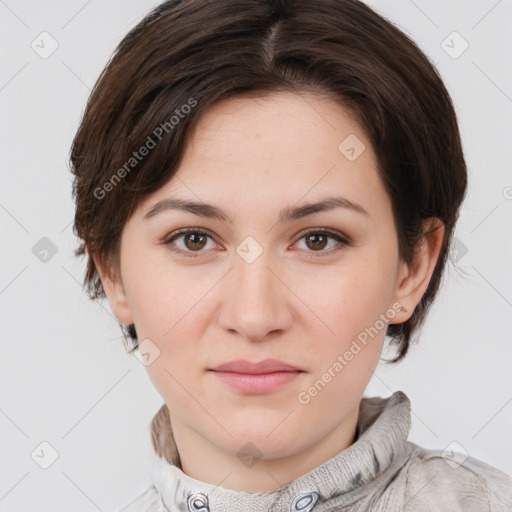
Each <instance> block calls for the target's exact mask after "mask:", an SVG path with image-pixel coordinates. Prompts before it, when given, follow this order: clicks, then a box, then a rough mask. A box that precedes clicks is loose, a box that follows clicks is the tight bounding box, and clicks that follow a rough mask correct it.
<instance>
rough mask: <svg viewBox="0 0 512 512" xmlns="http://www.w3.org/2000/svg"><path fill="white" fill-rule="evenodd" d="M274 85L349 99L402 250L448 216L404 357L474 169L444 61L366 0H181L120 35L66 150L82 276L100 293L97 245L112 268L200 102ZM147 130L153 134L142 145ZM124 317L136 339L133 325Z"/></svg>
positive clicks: (394, 331) (407, 253)
mask: <svg viewBox="0 0 512 512" xmlns="http://www.w3.org/2000/svg"><path fill="white" fill-rule="evenodd" d="M275 91H292V92H299V93H300V92H302V91H312V92H320V93H323V94H326V95H328V97H330V98H332V99H334V100H335V101H338V102H339V103H341V104H342V105H343V106H345V107H346V108H348V109H350V111H351V112H353V115H354V116H355V118H356V119H357V120H358V122H359V123H360V124H361V126H362V127H363V129H364V130H365V131H366V134H367V136H368V137H369V140H370V141H371V143H372V145H373V148H374V150H375V154H376V156H377V159H378V162H377V164H378V168H379V173H380V176H381V179H382V181H383V183H384V186H385V188H386V190H387V192H388V194H389V196H390V198H391V201H392V207H393V215H394V220H395V224H396V228H397V233H398V240H399V255H400V258H401V259H402V261H404V262H407V263H410V262H411V261H412V259H413V257H414V255H415V251H416V250H417V248H418V246H419V243H420V242H421V241H422V239H423V236H424V235H425V233H424V231H423V221H424V220H426V219H428V218H431V217H437V218H439V219H440V220H441V221H442V222H443V223H444V225H445V233H444V238H443V242H442V247H441V251H440V254H439V258H438V261H437V264H436V267H435V269H434V272H433V274H432V276H431V279H430V282H429V285H428V288H427V290H426V292H425V294H424V295H423V297H422V299H421V301H420V302H419V304H418V305H417V307H416V309H415V311H414V313H413V314H412V316H411V317H410V318H409V319H408V320H407V321H406V322H403V323H401V324H390V325H389V326H388V328H387V333H386V334H387V335H388V336H389V337H391V340H390V341H391V342H392V343H394V344H397V345H398V352H397V355H396V357H395V358H394V359H393V360H392V361H391V362H396V361H399V360H400V359H401V358H402V357H404V355H405V354H406V352H407V350H408V347H409V343H410V341H411V335H412V334H413V332H414V331H415V330H417V329H418V327H419V326H420V325H421V324H422V322H423V320H424V318H425V316H426V313H427V311H428V309H429V307H430V304H431V303H432V301H433V299H434V297H435V296H436V294H437V291H438V289H439V285H440V281H441V276H442V274H443V269H444V267H445V263H446V261H447V256H448V254H449V244H450V240H451V236H452V231H453V227H454V225H455V222H456V220H457V218H458V214H459V208H460V205H461V203H462V201H463V199H464V195H465V192H466V186H467V171H466V164H465V161H464V156H463V151H462V147H461V140H460V135H459V130H458V126H457V119H456V113H455V110H454V107H453V104H452V101H451V98H450V96H449V94H448V92H447V90H446V88H445V86H444V84H443V82H442V79H441V78H440V76H439V74H438V72H437V71H436V69H435V68H434V66H433V65H432V64H431V62H430V61H429V59H428V58H427V57H426V56H425V54H424V53H423V52H422V51H421V50H420V49H419V48H418V46H417V45H416V44H415V43H414V41H412V40H411V39H410V38H408V37H407V36H406V35H405V34H404V33H403V32H402V31H400V30H399V29H398V28H397V27H396V26H395V25H393V24H392V23H391V22H390V21H388V20H386V19H385V18H383V17H382V16H380V15H379V14H377V13H376V12H375V11H373V10H372V9H371V8H370V7H368V6H367V5H365V4H364V3H362V2H360V1H357V0H244V2H242V3H241V2H240V1H239V0H172V1H168V2H165V3H163V4H161V5H159V6H158V7H157V8H155V9H154V10H153V11H152V12H151V13H150V14H149V15H147V16H146V17H145V18H144V19H143V20H142V21H141V22H140V23H139V24H138V25H137V26H135V27H134V28H133V29H132V30H131V31H130V32H129V33H128V34H127V35H126V36H125V37H124V39H123V40H122V41H121V42H120V43H119V45H118V47H117V49H116V51H115V52H114V54H113V56H112V58H111V59H110V61H109V63H108V64H107V66H106V67H105V69H104V70H103V72H102V73H101V75H100V77H99V78H98V80H97V82H96V84H95V86H94V89H93V91H92V93H91V96H90V98H89V101H88V103H87V106H86V109H85V112H84V115H83V119H82V121H81V124H80V126H79V129H78V131H77V133H76V136H75V138H74V141H73V144H72V148H71V153H70V163H71V170H72V172H73V173H74V175H75V179H74V183H73V196H74V197H76V214H75V223H74V228H73V229H74V233H75V234H76V235H77V236H78V237H79V238H80V239H81V240H82V242H81V244H80V246H79V248H78V249H76V251H75V255H76V256H80V255H84V254H86V252H87V253H88V260H87V270H86V274H85V277H84V286H85V288H86V290H87V292H88V294H89V296H90V298H91V299H96V298H98V297H104V296H105V293H104V290H103V286H102V283H101V279H100V276H99V274H98V272H97V269H96V266H95V263H94V261H93V259H92V257H91V256H92V255H93V254H94V255H95V256H96V258H97V259H98V261H99V262H101V264H102V266H104V267H105V269H106V271H108V272H109V275H111V276H115V275H117V272H118V269H119V246H120V244H119V241H120V235H121V232H122V229H123V227H124V225H125V223H126V222H127V221H128V220H129V218H130V216H131V215H132V213H133V212H134V211H135V209H136V208H137V206H138V205H139V204H140V202H141V201H142V199H143V198H144V196H145V195H146V194H149V193H151V192H154V191H155V190H157V189H159V188H160V187H162V186H163V185H164V184H165V183H166V182H167V181H168V180H169V179H170V178H172V176H173V175H174V174H175V172H176V170H177V168H178V166H179V163H180V159H181V157H182V154H183V150H184V147H185V146H186V143H187V140H188V138H189V137H190V134H191V133H192V132H193V129H194V127H195V126H196V125H197V122H198V120H199V118H200V116H201V114H202V113H204V112H205V111H206V110H207V109H208V108H210V107H211V106H212V105H213V104H214V103H215V102H217V101H219V100H221V99H224V98H226V97H229V96H235V95H242V94H249V95H253V96H257V95H261V96H263V95H265V94H266V93H269V92H275ZM186 106H187V108H185V107H186ZM164 132H165V133H164ZM156 133H158V134H159V136H160V138H159V137H157V135H156ZM150 139H151V140H152V141H153V142H154V143H155V145H154V146H152V147H151V148H150V150H149V151H145V152H144V153H145V156H144V157H143V158H138V156H139V155H138V150H139V148H140V149H141V151H140V153H141V154H142V153H143V152H142V147H143V146H145V147H146V148H149V147H150ZM157 139H158V140H157ZM340 142H341V141H340ZM135 152H137V158H136V157H135V156H134V155H135ZM122 329H123V334H124V336H125V340H126V337H128V338H129V339H130V340H131V342H132V350H131V351H133V350H135V348H137V346H138V344H137V334H136V331H135V326H134V325H133V324H132V325H129V326H125V325H122Z"/></svg>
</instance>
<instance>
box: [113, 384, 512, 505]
mask: <svg viewBox="0 0 512 512" xmlns="http://www.w3.org/2000/svg"><path fill="white" fill-rule="evenodd" d="M168 413H169V411H168V409H167V406H166V405H165V404H164V405H163V406H162V407H161V409H160V410H159V411H158V412H157V414H156V415H155V416H154V418H153V420H152V421H151V423H150V424H149V425H148V429H147V431H146V432H145V436H144V450H145V456H146V463H147V469H148V471H149V475H150V477H151V480H152V481H153V484H154V485H152V486H151V487H149V488H148V489H147V490H146V491H145V492H144V493H143V494H141V495H140V496H139V497H137V498H136V499H135V500H134V501H133V502H132V503H130V504H129V505H127V506H125V507H124V508H122V509H121V510H120V512H150V511H151V512H153V511H155V512H156V511H159V512H167V511H168V512H178V511H179V512H193V511H196V512H235V511H241V512H242V511H243V512H253V511H254V512H256V511H258V512H262V511H272V512H295V511H301V512H327V511H332V512H334V511H337V512H338V511H339V512H341V511H346V512H356V511H357V512H363V511H364V512H368V511H372V512H377V511H378V512H413V511H414V512H423V511H430V512H459V511H460V512H462V511H464V512H487V511H492V512H498V511H499V512H512V478H510V477H509V476H508V475H506V474H505V473H503V472H502V471H499V470H498V469H495V468H493V467H492V466H489V465H488V464H486V463H484V462H481V461H479V460H477V459H474V458H472V457H466V455H467V454H461V453H454V452H452V451H451V450H450V449H448V450H445V451H444V452H441V451H440V450H426V449H424V448H421V447H419V446H417V445H415V444H414V443H411V442H409V441H407V437H408V434H409V429H410V423H411V408H410V402H409V399H408V398H407V396H406V395H405V394H404V393H403V392H401V391H396V392H395V393H394V394H393V395H392V396H390V397H388V398H380V397H373V398H363V399H362V401H361V406H360V412H359V419H358V437H357V439H356V441H355V442H354V443H353V444H352V445H351V446H349V447H348V448H346V449H345V450H343V451H341V452H340V453H338V454H337V455H335V456H334V457H332V458H331V459H329V460H327V461H326V462H324V463H322V464H320V465H319V466H317V467H316V468H314V469H313V470H311V471H310V472H309V473H306V474H305V475H302V476H300V477H299V478H297V479H296V480H293V481H292V482H290V483H288V484H286V485H284V486H282V487H280V488H279V489H276V490H275V491H270V492H265V493H247V492H242V491H233V490H228V489H224V488H222V487H218V486H214V485H210V484H206V483H203V482H201V481H199V480H196V479H194V478H191V477H189V476H188V475H186V474H185V473H183V471H182V470H181V469H180V461H179V455H178V452H177V449H176V445H175V443H174V439H173V436H172V430H171V425H170V421H169V414H168Z"/></svg>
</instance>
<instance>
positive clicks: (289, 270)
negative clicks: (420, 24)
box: [108, 93, 415, 459]
mask: <svg viewBox="0 0 512 512" xmlns="http://www.w3.org/2000/svg"><path fill="white" fill-rule="evenodd" d="M363 144H364V146H363ZM171 200H172V201H173V202H174V203H171V202H170V201H171ZM161 201H169V203H168V204H167V206H169V207H168V208H165V203H160V202H161ZM186 203H195V206H193V207H192V206H190V207H186V206H183V205H185V204H186ZM157 204H160V207H159V208H158V211H157V212H154V213H153V214H150V213H149V212H151V210H152V209H153V208H154V207H155V205H157ZM173 204H174V207H171V206H172V205H173ZM313 204H320V205H323V206H309V207H308V206H307V205H313ZM162 205H163V206H162ZM180 205H182V206H181V207H180ZM343 205H345V206H343ZM350 205H356V206H350ZM146 215H147V218H146V217H145V216H146ZM183 229H187V230H190V231H189V233H188V234H186V233H185V234H183V233H180V234H178V231H179V230H183ZM326 231H328V233H326ZM397 244H398V243H397V234H396V231H395V226H394V222H393V216H392V210H391V203H390V200H389V198H388V196H387V194H386V192H385V190H384V188H383V184H382V182H381V181H380V178H379V176H378V174H377V169H376V159H375V154H374V152H373V150H372V147H371V146H370V142H369V140H368V139H367V137H366V135H365V133H363V131H362V129H361V127H360V126H359V125H358V124H357V123H356V122H355V121H354V120H353V119H352V118H351V117H350V116H349V115H348V114H347V112H346V111H345V110H344V109H343V108H342V107H341V106H340V105H338V104H337V103H334V102H333V101H332V100H328V99H325V98H322V97H320V96H317V95H313V94H301V95H295V94H291V93H276V94H273V95H270V96H266V97H265V98H259V99H250V98H241V97H238V98H231V99H227V100H224V101H222V102H221V103H218V104H216V105H215V106H214V107H213V108H211V109H210V110H209V111H208V112H207V113H206V114H205V115H204V116H203V118H202V119H201V121H200V123H199V125H198V127H197V131H196V132H195V133H194V136H193V137H192V139H191V142H190V144H189V146H188V147H187V150H186V153H185V155H184V158H183V161H182V163H181V165H180V168H179V170H178V172H177V174H176V175H175V176H174V177H173V178H172V179H171V180H170V181H169V182H168V183H167V184H166V185H164V186H163V187H162V188H161V189H159V190H158V191H157V192H155V193H153V194H152V195H151V196H149V197H147V199H146V200H145V201H144V202H143V203H142V204H141V206H140V208H139V210H138V211H137V212H136V213H135V215H134V216H133V217H132V218H131V219H130V220H129V221H128V223H127V224H126V226H125V228H124V231H123V233H122V239H121V259H120V261H121V279H122V287H121V288H118V289H117V292H116V293H117V295H116V296H115V297H117V299H116V298H114V295H113V292H112V291H110V293H108V295H109V301H110V304H111V307H112V309H113V311H114V312H115V314H116V316H117V318H118V319H119V320H120V321H122V322H124V323H127V324H128V323H132V322H133V323H135V327H136V330H137V333H138V338H139V343H140V345H141V352H142V354H146V355H145V356H143V359H144V360H145V364H146V365H147V371H148V373H149V376H150V378H151V380H152V382H153V383H154V385H155V386H156V388H157V390H158V391H159V393H160V394H161V395H162V397H163V399H164V400H165V402H166V403H167V405H168V407H169V410H170V414H171V419H172V422H173V426H176V428H177V429H178V427H179V429H180V431H181V432H183V431H184V430H186V429H189V430H190V431H194V432H195V433H196V434H197V435H199V436H202V437H203V438H204V439H206V440H207V441H209V442H211V443H212V444H213V445H215V446H217V447H219V448H221V449H223V450H225V451H227V452H229V453H231V454H236V453H237V452H238V451H239V450H240V449H241V448H242V447H244V446H248V445H247V443H252V445H251V446H255V447H256V448H257V451H258V452H259V453H260V454H261V456H262V457H263V458H269V459H272V458H278V457H286V456H288V455H292V454H295V453H298V452H300V451H301V450H305V449H307V448H308V447H312V446H313V445H315V443H317V442H319V441H320V440H322V439H324V438H326V436H329V434H331V433H332V432H334V431H335V430H336V429H338V428H340V426H342V425H344V424H346V422H347V421H348V420H351V421H355V419H356V418H357V411H358V406H359V401H360V399H361V396H362V394H363V392H364V389H365V388H366V386H367V384H368V382H369V380H370V377H371V376H372V371H373V370H374V368H375V366H376V364H377V362H378V359H379V356H380V353H381V349H382V344H383V339H384V335H385V331H386V326H387V322H390V323H401V322H403V321H405V320H406V319H407V318H408V316H409V315H410V313H409V314H406V313H403V312H400V311H399V309H400V306H397V301H400V302H401V303H402V304H405V305H407V307H408V308H409V311H410V310H411V307H412V308H413V307H414V306H415V304H411V303H410V302H411V301H409V302H407V299H405V300H404V294H405V291H402V289H401V287H400V286H399V285H400V281H401V279H402V277H404V276H405V273H403V272H402V270H404V268H403V267H402V265H401V264H400V262H399V258H398V248H397ZM120 290H121V291H120ZM400 293H402V294H400ZM124 294H125V295H124ZM123 297H124V298H123ZM123 300H125V302H123ZM405 315H407V316H405ZM270 358H271V359H277V360H281V361H283V362H285V363H287V364H289V365H292V366H293V367H296V368H297V369H298V370H300V371H298V372H295V373H288V374H283V373H280V374H278V375H277V377H278V378H277V380H276V381H273V380H272V378H271V377H272V376H269V374H268V373H267V375H266V376H265V375H260V376H259V377H258V376H252V377H247V376H245V377H243V376H242V377H241V376H240V375H238V376H237V375H233V374H231V375H228V374H227V373H222V372H216V371H212V370H213V369H215V368H216V367H218V366H219V365H221V364H224V363H227V362H230V361H234V360H240V359H242V360H247V361H251V362H259V361H262V360H264V359H270ZM230 376H231V377H232V378H231V379H229V378H228V377H230ZM286 376H288V377H289V378H288V379H285V378H283V379H282V380H281V381H279V378H280V377H286ZM244 386H245V387H244Z"/></svg>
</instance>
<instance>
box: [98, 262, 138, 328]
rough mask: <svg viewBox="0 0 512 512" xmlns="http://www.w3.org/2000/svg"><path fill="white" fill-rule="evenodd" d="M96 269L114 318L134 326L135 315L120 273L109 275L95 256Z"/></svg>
mask: <svg viewBox="0 0 512 512" xmlns="http://www.w3.org/2000/svg"><path fill="white" fill-rule="evenodd" d="M93 260H94V263H95V265H96V269H97V270H98V273H99V275H100V278H101V283H102V285H103V289H104V291H105V295H106V296H107V300H108V303H109V306H110V309H111V310H112V313H113V314H114V316H115V317H116V318H117V320H119V322H121V323H123V324H133V323H134V319H133V315H132V313H131V311H130V308H129V306H128V300H127V296H126V291H125V288H124V285H123V282H122V280H121V276H120V275H119V276H118V273H115V272H114V273H112V275H111V273H109V272H107V271H106V269H105V268H104V266H103V265H102V264H101V263H100V262H99V260H98V259H97V258H96V257H94V256H93Z"/></svg>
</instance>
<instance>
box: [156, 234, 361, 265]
mask: <svg viewBox="0 0 512 512" xmlns="http://www.w3.org/2000/svg"><path fill="white" fill-rule="evenodd" d="M189 233H194V234H196V235H206V236H208V237H210V238H211V239H212V240H214V237H213V236H212V234H211V233H210V232H208V231H205V230H203V229H196V228H186V229H180V230H178V231H176V232H174V233H172V234H171V236H169V237H167V238H166V239H165V240H164V242H163V244H164V245H167V246H168V248H169V249H170V250H171V251H173V252H175V253H178V254H181V255H183V256H186V257H189V258H198V257H200V256H201V253H203V252H205V251H184V250H182V249H177V248H175V247H173V246H172V242H173V241H174V240H176V239H177V238H180V237H181V236H183V235H186V234H189ZM311 234H315V235H327V236H328V237H329V238H333V239H334V240H336V241H337V242H338V244H339V245H338V246H336V247H335V248H334V249H332V248H331V250H329V251H319V253H318V254H315V253H316V252H317V251H307V252H310V253H311V256H310V257H312V258H322V257H323V256H327V255H330V254H332V253H334V252H337V251H340V250H342V249H343V248H344V247H348V246H350V245H351V242H350V241H349V240H348V239H347V238H345V237H343V236H341V235H340V234H339V233H337V232H336V231H332V230H330V229H328V228H322V229H311V230H309V231H307V232H306V233H303V234H302V236H300V237H299V238H298V239H297V242H298V241H299V240H302V239H303V238H305V237H307V236H308V235H311ZM297 242H295V243H297Z"/></svg>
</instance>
